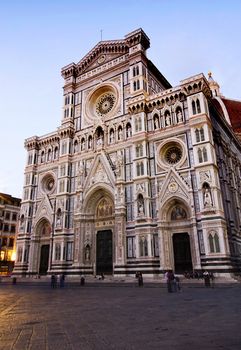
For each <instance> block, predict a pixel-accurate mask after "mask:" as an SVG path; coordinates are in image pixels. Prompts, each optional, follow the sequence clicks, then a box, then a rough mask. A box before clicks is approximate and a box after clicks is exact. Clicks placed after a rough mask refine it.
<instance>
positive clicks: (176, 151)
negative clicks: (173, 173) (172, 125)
mask: <svg viewBox="0 0 241 350" xmlns="http://www.w3.org/2000/svg"><path fill="white" fill-rule="evenodd" d="M181 158H182V150H181V148H179V147H177V146H172V147H170V148H168V149H167V150H166V152H165V160H166V161H167V163H169V164H176V163H178V162H179V160H180V159H181Z"/></svg>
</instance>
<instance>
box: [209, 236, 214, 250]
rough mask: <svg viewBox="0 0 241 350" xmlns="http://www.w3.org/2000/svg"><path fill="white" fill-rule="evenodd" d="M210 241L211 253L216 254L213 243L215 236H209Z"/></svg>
mask: <svg viewBox="0 0 241 350" xmlns="http://www.w3.org/2000/svg"><path fill="white" fill-rule="evenodd" d="M208 241H209V247H210V253H214V242H213V236H212V235H211V233H210V235H209V236H208Z"/></svg>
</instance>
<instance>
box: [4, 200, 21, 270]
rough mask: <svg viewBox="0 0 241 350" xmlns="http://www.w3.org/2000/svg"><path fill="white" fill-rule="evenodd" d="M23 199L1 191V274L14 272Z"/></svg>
mask: <svg viewBox="0 0 241 350" xmlns="http://www.w3.org/2000/svg"><path fill="white" fill-rule="evenodd" d="M20 205H21V199H20V198H15V197H12V196H11V195H9V194H6V193H0V275H8V274H10V273H11V272H12V270H13V267H14V261H15V257H16V253H15V248H16V244H15V239H16V233H17V223H18V217H19V212H20Z"/></svg>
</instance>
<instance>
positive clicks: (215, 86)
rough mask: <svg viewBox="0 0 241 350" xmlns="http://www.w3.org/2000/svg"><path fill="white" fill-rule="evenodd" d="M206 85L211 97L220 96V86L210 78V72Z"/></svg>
mask: <svg viewBox="0 0 241 350" xmlns="http://www.w3.org/2000/svg"><path fill="white" fill-rule="evenodd" d="M208 83H209V87H210V89H211V91H212V95H213V97H215V96H221V93H220V86H219V85H218V83H217V82H216V81H215V80H214V79H213V77H212V72H210V71H209V72H208Z"/></svg>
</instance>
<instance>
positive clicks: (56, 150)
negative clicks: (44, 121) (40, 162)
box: [54, 146, 59, 159]
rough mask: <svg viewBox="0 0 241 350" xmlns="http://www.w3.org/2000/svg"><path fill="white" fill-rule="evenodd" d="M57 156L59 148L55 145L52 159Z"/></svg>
mask: <svg viewBox="0 0 241 350" xmlns="http://www.w3.org/2000/svg"><path fill="white" fill-rule="evenodd" d="M58 157H59V149H58V147H57V146H56V147H55V149H54V159H57V158H58Z"/></svg>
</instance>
